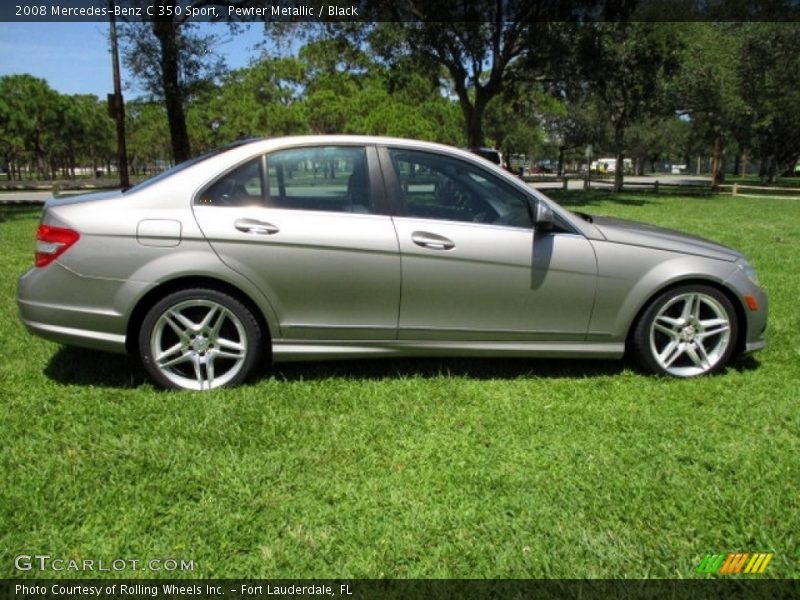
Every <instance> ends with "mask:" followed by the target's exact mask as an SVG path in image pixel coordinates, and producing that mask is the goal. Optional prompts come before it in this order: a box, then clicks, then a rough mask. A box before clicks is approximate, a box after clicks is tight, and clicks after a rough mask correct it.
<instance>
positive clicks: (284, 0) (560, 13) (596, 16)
mask: <svg viewBox="0 0 800 600" xmlns="http://www.w3.org/2000/svg"><path fill="white" fill-rule="evenodd" d="M112 16H113V17H114V18H115V19H118V20H126V21H151V20H171V21H176V22H185V21H193V22H216V21H223V22H225V21H227V22H241V23H257V22H309V23H313V22H323V23H324V22H352V21H367V22H377V21H408V22H414V21H416V22H484V21H485V22H495V21H498V20H499V21H509V22H510V21H538V22H593V21H595V22H599V21H622V20H625V21H797V22H800V0H733V1H731V0H706V1H703V0H605V1H599V0H569V1H561V2H558V1H554V0H435V1H431V0H321V1H320V0H38V1H36V0H11V1H10V2H3V3H1V4H0V21H5V22H29V23H36V22H51V23H52V22H68V21H74V22H80V21H86V22H92V21H94V22H99V21H108V20H109V19H110V18H111V17H112Z"/></svg>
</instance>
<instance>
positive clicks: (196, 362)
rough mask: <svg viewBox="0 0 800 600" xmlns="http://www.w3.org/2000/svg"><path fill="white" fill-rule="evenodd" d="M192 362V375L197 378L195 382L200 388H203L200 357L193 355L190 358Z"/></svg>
mask: <svg viewBox="0 0 800 600" xmlns="http://www.w3.org/2000/svg"><path fill="white" fill-rule="evenodd" d="M192 363H194V376H195V379H197V383H198V384H199V385H200V389H201V390H202V389H203V370H202V369H201V368H200V358H199V357H197V356H195V357H194V359H193V360H192Z"/></svg>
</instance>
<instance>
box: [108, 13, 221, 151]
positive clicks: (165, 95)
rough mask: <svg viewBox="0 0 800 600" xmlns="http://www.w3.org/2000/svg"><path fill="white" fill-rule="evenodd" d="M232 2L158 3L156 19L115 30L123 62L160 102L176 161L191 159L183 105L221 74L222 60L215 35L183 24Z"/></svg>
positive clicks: (191, 24)
mask: <svg viewBox="0 0 800 600" xmlns="http://www.w3.org/2000/svg"><path fill="white" fill-rule="evenodd" d="M148 4H149V3H148ZM235 4H237V3H236V2H232V1H225V0H194V1H193V2H189V3H188V4H187V3H185V2H179V1H178V0H157V1H156V2H155V4H154V5H153V6H152V9H153V11H154V13H155V16H153V17H151V20H150V21H149V22H144V23H128V24H126V26H125V27H123V28H121V30H120V31H121V34H122V38H123V40H124V47H123V58H124V61H125V64H126V65H127V66H128V68H129V69H131V71H132V72H133V73H134V74H135V75H136V76H137V77H139V78H140V79H141V80H142V82H143V84H144V86H145V88H146V89H147V90H148V91H149V92H150V93H151V94H152V95H153V97H154V98H159V99H161V100H163V102H164V105H165V108H166V112H167V122H168V126H169V133H170V141H171V146H172V156H173V159H174V160H175V162H182V161H184V160H187V159H188V158H189V157H190V156H191V144H190V141H189V132H188V129H187V126H186V103H187V101H188V100H190V98H191V96H192V94H193V93H195V92H196V91H197V89H198V88H203V87H204V86H205V85H206V84H207V83H208V82H209V81H212V80H214V79H215V78H218V77H219V76H220V75H221V74H222V73H223V71H224V64H223V62H222V61H221V60H220V59H218V58H215V57H214V54H213V47H214V45H215V43H216V42H217V41H218V40H217V37H216V36H213V35H204V34H201V33H199V30H198V28H197V25H196V24H194V23H190V22H188V18H189V15H190V14H191V11H192V10H193V9H199V8H202V7H206V6H220V7H227V6H230V5H235ZM178 7H179V8H180V10H177V8H178Z"/></svg>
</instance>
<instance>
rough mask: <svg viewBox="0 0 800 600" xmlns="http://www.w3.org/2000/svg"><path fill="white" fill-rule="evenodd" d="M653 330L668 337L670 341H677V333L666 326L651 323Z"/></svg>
mask: <svg viewBox="0 0 800 600" xmlns="http://www.w3.org/2000/svg"><path fill="white" fill-rule="evenodd" d="M653 328H654V329H655V330H657V331H660V332H661V333H663V334H664V335H666V336H668V337H669V338H670V339H671V340H676V339H678V332H677V331H675V330H674V329H672V328H671V327H667V326H666V325H662V324H661V323H657V322H656V323H653Z"/></svg>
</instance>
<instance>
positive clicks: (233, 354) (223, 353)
mask: <svg viewBox="0 0 800 600" xmlns="http://www.w3.org/2000/svg"><path fill="white" fill-rule="evenodd" d="M213 353H214V356H219V357H222V358H233V359H235V360H239V359H240V358H244V352H229V351H227V350H214V351H213Z"/></svg>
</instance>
